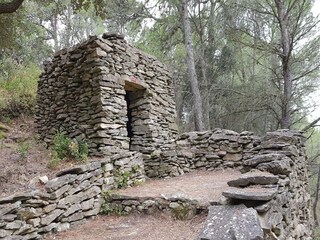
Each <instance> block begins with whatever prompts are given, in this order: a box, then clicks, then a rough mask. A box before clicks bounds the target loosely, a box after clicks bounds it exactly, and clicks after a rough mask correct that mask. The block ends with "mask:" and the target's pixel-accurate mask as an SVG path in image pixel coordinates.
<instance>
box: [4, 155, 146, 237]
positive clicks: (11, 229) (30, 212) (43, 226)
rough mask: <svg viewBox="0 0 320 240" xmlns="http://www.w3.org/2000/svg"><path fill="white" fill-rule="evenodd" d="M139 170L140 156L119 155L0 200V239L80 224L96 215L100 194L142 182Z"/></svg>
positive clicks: (58, 174) (73, 170)
mask: <svg viewBox="0 0 320 240" xmlns="http://www.w3.org/2000/svg"><path fill="white" fill-rule="evenodd" d="M143 169H144V166H143V160H142V155H141V154H140V153H137V152H121V153H119V154H117V155H115V156H113V157H112V158H104V159H100V161H95V162H90V163H88V164H85V165H80V166H76V167H74V168H71V169H66V170H64V171H61V172H59V173H57V177H56V178H54V179H52V180H50V181H48V182H47V183H46V184H45V186H44V189H41V190H40V189H38V190H34V191H30V192H24V193H21V194H15V195H12V196H9V197H5V198H1V199H0V238H1V239H2V238H4V239H39V238H40V237H41V234H44V233H47V232H51V231H63V230H66V229H68V228H69V227H70V226H72V225H75V224H78V223H81V222H82V221H84V220H85V219H86V218H90V217H91V216H95V215H97V214H98V213H99V211H100V205H101V193H102V192H104V191H108V190H110V189H113V188H114V186H115V185H116V184H119V182H121V184H126V185H130V184H134V183H136V182H141V181H144V170H143ZM123 176H125V179H124V178H123ZM124 181H125V183H124Z"/></svg>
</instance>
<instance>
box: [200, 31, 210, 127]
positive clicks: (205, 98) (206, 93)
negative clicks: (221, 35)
mask: <svg viewBox="0 0 320 240" xmlns="http://www.w3.org/2000/svg"><path fill="white" fill-rule="evenodd" d="M201 38H203V36H201ZM204 48H205V45H204V41H203V39H202V40H201V47H200V66H201V74H202V87H203V89H202V96H203V98H202V99H203V101H204V108H203V117H204V125H205V128H206V129H210V102H209V85H208V79H207V64H206V61H205V50H204Z"/></svg>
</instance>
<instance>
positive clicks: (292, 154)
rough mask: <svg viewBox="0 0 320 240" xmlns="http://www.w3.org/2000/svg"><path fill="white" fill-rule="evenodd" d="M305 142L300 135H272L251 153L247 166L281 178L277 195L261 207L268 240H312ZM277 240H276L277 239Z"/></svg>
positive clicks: (258, 209) (261, 217)
mask: <svg viewBox="0 0 320 240" xmlns="http://www.w3.org/2000/svg"><path fill="white" fill-rule="evenodd" d="M304 142H305V139H304V137H303V136H302V134H301V133H299V132H293V131H277V132H271V133H268V134H267V135H266V136H265V137H263V138H262V139H261V144H260V145H258V146H256V147H255V148H253V149H251V151H250V152H251V153H254V155H252V157H250V158H249V159H247V160H245V161H244V163H243V164H244V166H246V167H249V168H251V169H259V170H262V171H266V172H270V173H272V174H274V175H276V176H278V177H279V181H278V183H277V188H278V190H277V193H276V195H275V196H274V197H273V198H272V200H271V201H268V202H266V203H265V204H263V205H261V206H259V207H257V208H256V209H257V211H258V213H259V216H260V220H261V221H260V222H261V224H262V228H263V229H264V231H265V233H266V235H267V237H266V239H283V240H293V239H301V240H307V239H309V240H311V239H312V238H311V236H312V231H311V229H312V222H313V221H312V216H311V200H310V194H309V192H308V189H307V187H308V174H307V159H306V153H305V144H304ZM275 237H276V238H275Z"/></svg>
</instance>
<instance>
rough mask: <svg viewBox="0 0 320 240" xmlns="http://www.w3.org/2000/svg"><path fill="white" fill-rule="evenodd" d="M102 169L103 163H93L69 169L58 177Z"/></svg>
mask: <svg viewBox="0 0 320 240" xmlns="http://www.w3.org/2000/svg"><path fill="white" fill-rule="evenodd" d="M100 167H101V162H91V163H88V164H83V165H78V166H75V167H72V168H69V169H65V170H62V171H60V172H58V173H57V174H56V176H57V177H60V176H63V175H66V174H79V173H84V172H90V171H94V170H96V169H98V168H100Z"/></svg>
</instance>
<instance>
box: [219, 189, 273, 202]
mask: <svg viewBox="0 0 320 240" xmlns="http://www.w3.org/2000/svg"><path fill="white" fill-rule="evenodd" d="M277 190H278V187H268V188H266V187H262V186H255V187H247V188H235V187H229V188H228V189H227V190H225V191H223V193H222V195H223V196H225V197H228V198H232V199H242V200H254V201H269V200H271V199H272V198H273V197H274V196H275V194H276V193H277Z"/></svg>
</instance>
